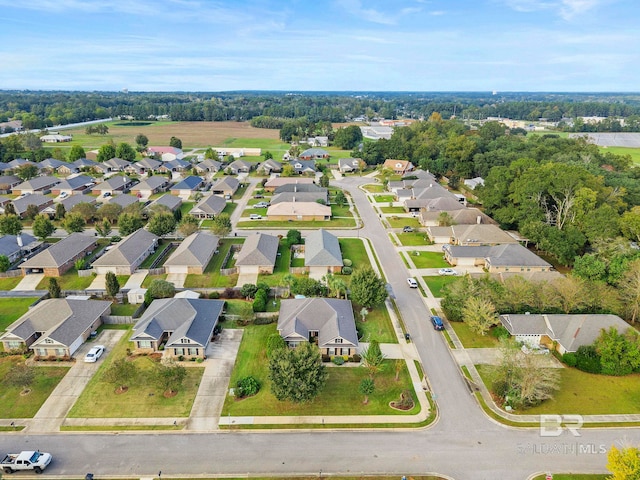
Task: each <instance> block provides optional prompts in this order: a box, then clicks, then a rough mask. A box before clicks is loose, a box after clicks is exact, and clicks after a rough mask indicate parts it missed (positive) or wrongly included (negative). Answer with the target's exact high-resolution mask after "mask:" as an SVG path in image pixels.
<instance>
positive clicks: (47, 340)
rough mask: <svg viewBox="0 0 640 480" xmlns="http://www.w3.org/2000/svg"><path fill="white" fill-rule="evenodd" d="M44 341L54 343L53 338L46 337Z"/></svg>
mask: <svg viewBox="0 0 640 480" xmlns="http://www.w3.org/2000/svg"><path fill="white" fill-rule="evenodd" d="M44 343H53V340H51V339H50V338H45V339H44Z"/></svg>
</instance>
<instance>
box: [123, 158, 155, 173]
mask: <svg viewBox="0 0 640 480" xmlns="http://www.w3.org/2000/svg"><path fill="white" fill-rule="evenodd" d="M161 166H162V162H160V161H158V160H154V159H153V158H143V159H142V160H140V161H138V162H133V163H132V164H131V165H129V166H127V167H125V169H124V171H125V173H128V174H129V175H145V174H148V173H149V172H155V171H156V170H158V169H159V168H160V167H161Z"/></svg>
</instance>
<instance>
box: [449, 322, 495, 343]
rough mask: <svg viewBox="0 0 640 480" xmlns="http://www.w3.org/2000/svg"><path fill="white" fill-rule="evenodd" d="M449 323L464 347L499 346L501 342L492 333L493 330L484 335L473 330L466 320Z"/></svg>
mask: <svg viewBox="0 0 640 480" xmlns="http://www.w3.org/2000/svg"><path fill="white" fill-rule="evenodd" d="M449 324H450V325H451V328H453V331H454V332H456V335H458V338H459V339H460V341H461V342H462V345H463V346H464V348H498V347H499V346H500V342H498V339H497V338H495V337H494V336H493V335H491V332H489V333H487V334H486V335H485V336H482V335H478V334H477V333H475V332H472V331H471V329H470V328H469V327H468V326H467V324H466V323H464V322H449Z"/></svg>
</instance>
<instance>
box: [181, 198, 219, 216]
mask: <svg viewBox="0 0 640 480" xmlns="http://www.w3.org/2000/svg"><path fill="white" fill-rule="evenodd" d="M226 206H227V201H226V200H225V199H224V198H222V197H219V196H218V195H208V196H207V197H204V198H203V199H202V200H200V202H198V204H197V205H196V206H195V207H193V208H192V209H191V210H190V211H189V213H190V214H193V213H206V214H208V215H220V214H221V213H222V211H223V210H224V208H225V207H226Z"/></svg>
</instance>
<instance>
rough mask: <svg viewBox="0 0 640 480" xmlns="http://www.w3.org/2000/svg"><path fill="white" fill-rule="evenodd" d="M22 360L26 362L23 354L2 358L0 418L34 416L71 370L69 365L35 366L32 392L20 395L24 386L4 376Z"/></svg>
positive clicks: (0, 360) (0, 364)
mask: <svg viewBox="0 0 640 480" xmlns="http://www.w3.org/2000/svg"><path fill="white" fill-rule="evenodd" d="M21 362H24V358H23V357H22V355H16V356H11V357H4V358H0V384H2V388H0V418H31V417H33V416H34V415H35V414H36V413H37V412H38V410H39V409H40V407H41V406H42V404H43V403H44V402H45V400H46V399H47V398H49V395H50V394H51V392H52V391H53V389H54V388H56V386H57V385H58V383H59V382H60V380H62V378H63V377H64V376H65V375H66V373H67V371H68V370H69V367H34V368H35V369H36V376H35V379H34V381H33V383H32V384H31V386H30V387H29V388H30V389H31V392H30V393H29V394H27V395H20V392H21V391H22V387H14V386H11V385H8V384H7V383H6V382H5V381H4V378H5V375H6V374H7V372H8V371H9V370H10V369H11V368H12V367H13V366H14V365H15V364H17V363H21Z"/></svg>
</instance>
